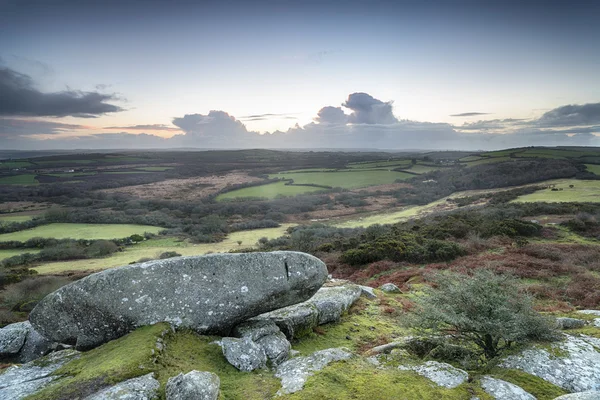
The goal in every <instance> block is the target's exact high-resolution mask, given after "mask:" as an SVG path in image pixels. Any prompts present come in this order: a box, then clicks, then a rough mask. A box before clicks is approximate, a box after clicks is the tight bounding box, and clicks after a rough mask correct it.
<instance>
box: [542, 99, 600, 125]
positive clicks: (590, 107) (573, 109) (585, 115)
mask: <svg viewBox="0 0 600 400" xmlns="http://www.w3.org/2000/svg"><path fill="white" fill-rule="evenodd" d="M537 123H538V125H540V126H544V127H551V126H577V125H593V124H600V103H590V104H583V105H578V104H570V105H566V106H562V107H558V108H555V109H553V110H550V111H548V112H546V113H544V115H542V116H541V117H540V119H538V120H537Z"/></svg>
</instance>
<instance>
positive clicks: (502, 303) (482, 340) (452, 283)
mask: <svg viewBox="0 0 600 400" xmlns="http://www.w3.org/2000/svg"><path fill="white" fill-rule="evenodd" d="M432 282H433V285H434V286H432V287H429V288H427V289H425V291H424V292H425V293H424V295H421V296H418V297H417V298H416V299H415V303H416V306H415V308H414V312H413V313H412V315H411V317H410V318H409V320H408V321H409V323H410V325H411V326H412V327H413V328H415V329H416V330H417V331H418V332H420V333H421V334H423V335H426V336H433V337H436V336H437V337H440V338H443V337H452V338H454V339H456V340H457V341H459V342H463V343H468V344H474V345H476V346H477V347H479V348H480V349H481V351H482V354H483V356H484V357H485V359H487V360H489V359H492V358H494V357H497V356H498V355H499V354H500V353H501V352H502V351H503V350H504V349H506V348H507V347H510V346H511V344H513V343H520V342H526V341H529V340H549V339H553V338H554V331H553V328H552V324H551V322H550V321H549V320H548V319H547V318H545V317H544V316H542V315H541V314H539V313H537V312H536V311H534V309H533V305H532V298H531V297H530V296H529V295H527V294H525V293H523V292H522V291H521V290H520V288H519V286H518V284H517V281H516V280H515V279H514V278H513V277H511V276H508V275H497V274H494V273H493V272H491V271H489V270H476V271H475V272H474V273H473V275H472V276H467V275H462V274H456V273H450V272H442V273H438V274H437V275H434V276H433V277H432Z"/></svg>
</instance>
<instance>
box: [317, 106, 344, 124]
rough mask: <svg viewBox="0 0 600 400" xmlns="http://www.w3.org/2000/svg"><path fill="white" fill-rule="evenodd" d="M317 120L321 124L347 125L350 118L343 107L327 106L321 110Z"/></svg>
mask: <svg viewBox="0 0 600 400" xmlns="http://www.w3.org/2000/svg"><path fill="white" fill-rule="evenodd" d="M315 121H316V122H318V123H320V124H332V125H346V124H347V123H348V121H349V119H348V115H346V113H344V110H342V108H341V107H331V106H327V107H323V108H321V109H320V110H319V112H318V113H317V117H316V118H315Z"/></svg>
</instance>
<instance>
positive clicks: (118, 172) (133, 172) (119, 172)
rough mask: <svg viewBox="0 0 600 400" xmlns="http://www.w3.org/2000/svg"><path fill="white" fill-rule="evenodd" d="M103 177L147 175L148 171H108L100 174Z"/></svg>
mask: <svg viewBox="0 0 600 400" xmlns="http://www.w3.org/2000/svg"><path fill="white" fill-rule="evenodd" d="M102 173H103V174H105V175H126V174H149V173H150V172H148V171H108V172H102Z"/></svg>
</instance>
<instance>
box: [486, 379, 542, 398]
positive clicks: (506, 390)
mask: <svg viewBox="0 0 600 400" xmlns="http://www.w3.org/2000/svg"><path fill="white" fill-rule="evenodd" d="M481 387H482V388H483V390H485V392H486V393H487V394H489V395H490V396H492V397H493V398H494V399H496V400H536V399H535V396H533V395H532V394H530V393H527V392H526V391H525V390H523V388H521V387H519V386H517V385H515V384H512V383H510V382H506V381H503V380H502V379H496V378H492V377H491V376H484V377H483V378H481Z"/></svg>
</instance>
